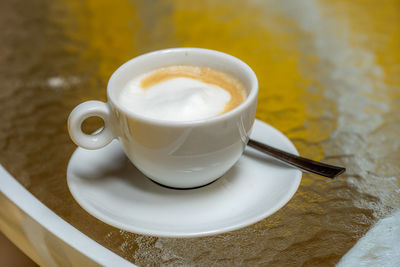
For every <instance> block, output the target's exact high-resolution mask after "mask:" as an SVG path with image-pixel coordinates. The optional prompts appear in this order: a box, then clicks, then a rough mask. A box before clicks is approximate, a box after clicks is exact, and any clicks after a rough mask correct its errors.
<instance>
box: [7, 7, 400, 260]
mask: <svg viewBox="0 0 400 267" xmlns="http://www.w3.org/2000/svg"><path fill="white" fill-rule="evenodd" d="M1 6H2V8H0V40H1V42H0V63H1V64H0V86H1V89H0V119H1V123H0V148H1V151H2V153H0V163H1V164H2V165H3V166H4V167H5V168H6V169H7V170H8V171H9V172H10V173H11V174H12V175H13V176H14V177H15V178H16V179H17V180H18V181H19V182H20V183H21V184H22V185H23V186H24V187H25V188H27V189H28V190H29V191H30V192H31V193H32V194H34V195H35V196H36V197H37V198H38V199H39V200H40V201H42V202H43V203H44V204H45V205H46V206H47V207H49V208H50V209H52V210H53V211H54V212H56V213H57V214H58V215H60V216H61V217H62V218H63V219H64V220H66V221H67V222H69V223H70V224H71V225H73V226H74V227H76V228H77V229H79V230H80V231H81V232H83V233H85V234H86V235H87V236H89V237H90V238H92V239H94V240H95V241H97V242H98V243H100V244H101V245H103V246H104V247H106V248H108V249H110V250H112V251H113V252H115V253H117V254H118V255H120V256H122V257H123V258H125V259H127V260H129V261H131V262H133V263H135V264H138V265H152V264H156V263H158V264H159V263H163V264H169V265H190V264H197V265H205V266H206V265H209V264H211V263H212V264H218V265H227V266H232V265H266V264H269V265H279V266H289V265H305V266H314V265H320V264H324V265H333V264H336V263H337V262H338V261H339V260H340V259H341V258H342V257H343V255H344V254H346V253H347V252H348V251H349V250H350V249H351V248H352V247H353V246H354V245H355V244H356V243H357V241H358V240H359V239H360V238H361V237H362V236H363V235H364V234H365V233H366V232H368V231H369V230H370V229H371V227H372V226H373V225H374V224H375V223H376V222H377V221H379V220H380V219H382V218H386V217H388V216H391V214H392V213H393V212H394V211H396V210H398V209H399V206H400V196H399V192H400V164H399V162H400V139H399V136H400V123H399V122H400V75H399V74H400V49H399V47H400V16H399V14H400V2H398V1H390V0H384V1H381V0H379V1H378V0H368V1H361V0H356V1H345V0H336V1H327V0H320V1H317V0H316V1H312V0H307V1H290V2H289V1H272V0H270V1H261V0H252V1H246V0H234V1H211V0H209V1H161V0H155V1H144V0H142V1H137V0H129V1H128V0H117V1H107V0H86V1H72V0H55V1H50V0H38V1H22V0H15V1H12V0H4V1H2V3H1ZM168 47H204V48H210V49H215V50H220V51H223V52H226V53H229V54H232V55H234V56H236V57H238V58H240V59H242V60H243V61H245V62H246V63H248V64H249V65H250V66H251V67H252V68H253V69H254V71H255V72H256V74H257V76H258V79H259V82H260V92H259V99H258V108H257V115H256V116H257V118H258V119H260V120H262V121H265V122H267V123H269V124H271V125H272V126H274V127H276V128H277V129H279V130H280V131H282V132H283V133H284V134H285V135H287V136H288V137H289V138H290V139H291V140H292V142H294V144H295V145H296V147H297V149H298V150H299V152H300V154H301V155H302V156H305V157H309V158H312V159H314V160H321V161H324V162H327V163H331V164H337V165H343V166H345V167H346V168H347V172H346V173H345V174H344V175H342V176H341V177H339V178H338V179H335V180H328V179H325V178H320V177H317V176H315V175H311V174H304V175H303V179H302V182H301V185H300V187H299V189H298V191H297V193H296V194H295V195H294V197H293V198H292V199H291V201H290V202H289V203H288V204H287V205H286V206H285V207H283V208H282V209H281V210H279V211H278V212H276V213H275V214H273V215H272V216H270V217H268V218H266V219H264V220H262V221H260V222H258V223H256V224H254V225H251V226H249V227H246V228H244V229H241V230H237V231H233V232H229V233H225V234H220V235H216V236H211V237H202V238H189V239H173V238H158V237H150V236H142V235H137V234H134V233H128V232H125V231H122V230H119V229H116V228H113V227H111V226H108V225H106V224H104V223H102V222H101V221H99V220H97V219H95V218H94V217H92V216H91V215H89V214H88V213H86V212H85V211H84V210H83V209H82V208H80V207H79V205H78V204H77V203H76V202H75V201H74V200H73V198H72V196H71V194H70V193H69V190H68V188H67V184H66V167H67V164H68V160H69V158H70V156H71V154H72V152H73V151H74V150H75V148H76V146H75V145H74V144H73V143H72V141H71V140H70V138H69V136H68V133H67V123H66V122H67V118H68V115H69V113H70V111H71V110H72V109H73V108H74V107H75V106H76V105H77V104H79V103H81V102H83V101H86V100H90V99H97V100H102V101H106V94H105V89H106V84H107V81H108V79H109V77H110V75H111V74H112V73H113V71H114V70H115V69H116V68H117V67H118V66H119V65H121V64H122V63H124V62H125V61H127V60H129V59H131V58H133V57H135V56H137V55H140V54H142V53H145V52H149V51H153V50H157V49H163V48H168ZM100 125H101V124H100V122H99V121H98V120H95V119H89V120H88V121H87V122H86V123H85V125H84V127H85V129H86V131H87V132H93V131H94V130H96V129H97V128H98V127H99V126H100Z"/></svg>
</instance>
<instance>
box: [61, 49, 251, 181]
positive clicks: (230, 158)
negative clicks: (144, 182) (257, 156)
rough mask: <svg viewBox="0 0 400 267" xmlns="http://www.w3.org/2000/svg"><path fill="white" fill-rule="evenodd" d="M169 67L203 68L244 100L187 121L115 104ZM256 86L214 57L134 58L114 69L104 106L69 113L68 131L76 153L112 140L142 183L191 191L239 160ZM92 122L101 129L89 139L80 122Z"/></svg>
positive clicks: (225, 58) (240, 66)
mask: <svg viewBox="0 0 400 267" xmlns="http://www.w3.org/2000/svg"><path fill="white" fill-rule="evenodd" d="M170 65H194V66H204V67H209V68H212V69H216V70H219V71H222V72H224V73H227V74H230V75H231V76H233V77H235V78H237V79H238V80H239V81H241V82H242V83H243V85H244V87H245V88H246V90H247V98H246V99H245V100H244V102H243V103H241V104H240V105H239V106H238V107H236V108H234V109H233V110H230V111H228V112H226V113H224V114H221V115H218V116H215V117H211V118H207V119H201V120H193V121H183V122H179V121H167V120H157V119H152V118H146V117H144V116H142V115H138V114H135V113H133V112H132V111H130V110H127V109H126V108H125V107H123V106H121V105H120V104H119V103H118V94H119V92H120V91H121V90H122V89H123V87H124V86H125V85H126V84H127V83H128V82H129V81H130V80H131V79H132V77H135V76H137V75H141V74H144V73H147V72H149V71H152V70H154V69H158V68H161V67H165V66H170ZM257 94H258V81H257V77H256V75H255V74H254V72H253V71H252V69H251V68H250V67H249V66H248V65H247V64H245V63H244V62H243V61H241V60H239V59H237V58H235V57H233V56H231V55H228V54H225V53H221V52H218V51H214V50H209V49H201V48H172V49H165V50H159V51H155V52H151V53H148V54H144V55H141V56H138V57H136V58H134V59H132V60H130V61H128V62H126V63H125V64H123V65H122V66H121V67H119V68H118V69H117V70H116V71H115V72H114V74H113V75H112V76H111V78H110V80H109V82H108V86H107V98H108V102H107V103H104V102H100V101H87V102H84V103H82V104H80V105H78V106H77V107H75V109H74V110H73V111H72V112H71V114H70V116H69V119H68V130H69V134H70V136H71V139H72V140H73V141H74V143H75V144H77V145H78V146H80V147H83V148H86V149H99V148H102V147H104V146H106V145H107V144H109V143H110V142H111V141H112V140H113V139H114V138H117V139H118V140H119V142H120V144H121V146H122V148H123V150H124V151H125V154H126V156H127V157H128V158H129V159H130V161H131V162H132V163H133V164H134V165H135V166H136V167H137V168H138V169H139V170H140V171H141V172H143V173H144V174H145V175H146V176H147V177H149V178H150V179H152V180H153V181H155V182H157V183H160V184H162V185H165V186H169V187H175V188H193V187H199V186H203V185H206V184H208V183H211V182H213V181H214V180H216V179H218V178H219V177H221V176H222V175H223V174H224V173H225V172H227V171H228V170H229V169H230V168H231V167H232V166H233V165H234V164H235V163H236V162H237V160H238V159H239V158H240V156H241V155H242V153H243V151H244V148H245V146H246V144H247V142H248V138H249V134H250V132H251V129H252V126H253V123H254V118H255V112H256V106H257ZM93 116H98V117H100V118H102V119H103V120H104V128H103V129H102V130H101V131H100V132H98V133H96V134H93V135H87V134H85V133H83V132H82V130H81V125H82V122H83V121H84V120H85V119H87V118H89V117H93Z"/></svg>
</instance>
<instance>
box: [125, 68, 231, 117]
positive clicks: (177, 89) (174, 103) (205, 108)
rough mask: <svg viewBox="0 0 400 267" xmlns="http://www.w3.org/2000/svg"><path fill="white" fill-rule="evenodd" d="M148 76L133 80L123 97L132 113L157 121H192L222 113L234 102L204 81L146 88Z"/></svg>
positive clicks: (189, 80)
mask: <svg viewBox="0 0 400 267" xmlns="http://www.w3.org/2000/svg"><path fill="white" fill-rule="evenodd" d="M145 76H146V75H142V76H138V77H136V78H134V79H133V80H131V81H130V82H129V83H128V84H127V85H126V86H125V88H123V89H122V91H121V93H120V95H119V103H120V104H121V105H122V106H124V107H125V108H127V109H129V110H130V111H132V112H134V113H136V114H139V115H142V116H145V117H148V118H153V119H159V120H170V121H190V120H199V119H204V118H209V117H213V116H216V115H218V114H220V113H222V112H223V111H224V109H225V106H226V104H227V103H228V102H229V100H230V99H231V95H230V93H229V92H227V91H226V90H224V89H223V88H221V87H219V86H217V85H213V84H209V83H204V82H202V81H199V80H196V79H192V78H186V77H176V78H172V79H168V80H165V81H162V82H159V83H157V84H154V85H152V86H149V87H146V88H142V87H141V86H140V83H141V81H142V79H143V78H144V77H145Z"/></svg>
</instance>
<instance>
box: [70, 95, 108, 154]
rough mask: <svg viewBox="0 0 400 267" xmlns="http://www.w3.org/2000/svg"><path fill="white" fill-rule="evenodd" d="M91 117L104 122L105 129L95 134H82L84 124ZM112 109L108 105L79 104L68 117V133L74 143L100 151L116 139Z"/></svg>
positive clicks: (96, 103) (100, 103)
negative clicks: (111, 120)
mask: <svg viewBox="0 0 400 267" xmlns="http://www.w3.org/2000/svg"><path fill="white" fill-rule="evenodd" d="M89 117H100V118H102V119H103V121H104V128H103V129H102V130H101V131H100V132H98V133H95V134H92V135H88V134H85V133H83V132H82V128H81V126H82V122H83V121H84V120H86V119H87V118H89ZM110 118H111V109H110V106H109V105H108V104H107V103H104V102H100V101H94V100H91V101H87V102H83V103H81V104H79V105H78V106H76V107H75V108H74V110H72V112H71V114H69V117H68V132H69V135H70V137H71V139H72V141H74V143H75V144H76V145H78V146H80V147H83V148H86V149H99V148H102V147H104V146H106V145H107V144H109V143H110V142H111V141H112V140H113V139H114V134H113V133H112V131H111V125H110Z"/></svg>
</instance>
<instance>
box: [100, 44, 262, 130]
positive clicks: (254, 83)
mask: <svg viewBox="0 0 400 267" xmlns="http://www.w3.org/2000/svg"><path fill="white" fill-rule="evenodd" d="M182 52H189V53H207V54H215V55H217V56H220V57H225V58H226V59H228V60H230V61H232V62H234V63H235V64H239V65H241V66H242V68H243V69H245V70H246V72H247V75H248V76H249V79H250V84H251V86H250V93H249V95H248V96H247V98H246V99H245V100H244V101H243V102H242V103H241V104H240V105H239V106H237V107H236V108H234V109H232V110H230V111H228V112H226V113H223V114H221V115H217V116H214V117H209V118H204V119H198V120H188V121H173V120H161V119H154V118H149V117H146V116H143V115H140V114H137V113H135V112H133V111H131V110H129V109H127V108H125V107H124V106H122V105H120V104H119V103H118V101H115V99H114V95H113V94H112V93H111V90H112V89H111V83H112V82H113V80H115V79H117V76H118V74H119V73H120V72H121V71H123V70H125V69H126V68H129V66H130V65H132V64H134V63H135V62H136V61H138V60H142V59H143V58H144V57H148V56H150V55H155V54H168V53H182ZM257 95H258V80H257V76H256V74H255V73H254V71H253V70H252V69H251V68H250V67H249V65H247V64H246V63H245V62H243V61H242V60H240V59H238V58H237V57H234V56H232V55H229V54H227V53H224V52H220V51H216V50H212V49H206V48H195V47H179V48H167V49H161V50H156V51H152V52H148V53H145V54H142V55H139V56H137V57H134V58H132V59H130V60H128V61H127V62H125V63H124V64H122V65H121V66H120V67H119V68H118V69H117V70H115V71H114V73H113V74H112V75H111V77H110V79H109V81H108V84H107V99H108V101H109V102H111V103H112V104H113V106H115V107H117V108H118V109H119V110H122V111H123V112H124V113H125V114H127V115H129V116H130V117H133V118H135V119H136V120H138V121H141V122H146V123H151V124H155V125H164V126H184V127H185V126H196V125H203V124H208V123H214V122H218V121H222V120H226V119H229V118H231V117H234V116H236V115H238V114H239V113H242V112H243V111H245V110H246V108H247V107H248V106H249V105H251V104H252V103H253V101H254V100H256V99H257Z"/></svg>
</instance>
